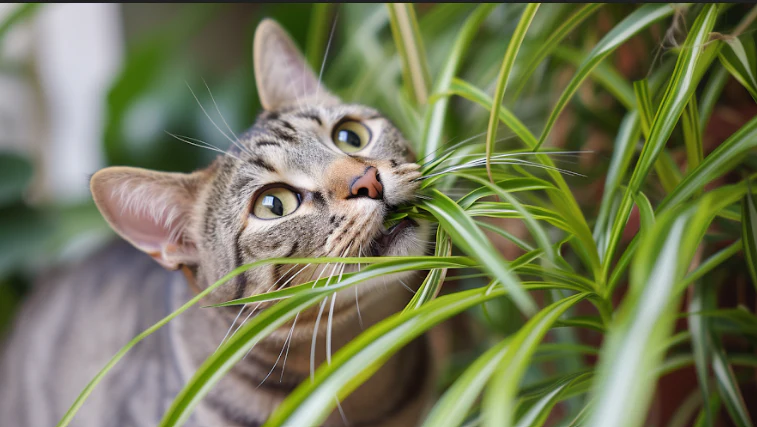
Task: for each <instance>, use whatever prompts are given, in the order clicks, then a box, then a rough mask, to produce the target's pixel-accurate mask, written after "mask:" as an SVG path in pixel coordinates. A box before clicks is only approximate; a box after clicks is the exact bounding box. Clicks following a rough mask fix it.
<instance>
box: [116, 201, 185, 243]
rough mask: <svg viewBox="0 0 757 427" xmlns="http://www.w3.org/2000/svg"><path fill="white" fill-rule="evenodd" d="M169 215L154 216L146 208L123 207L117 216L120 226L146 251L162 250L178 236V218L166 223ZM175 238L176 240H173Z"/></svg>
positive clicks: (118, 225)
mask: <svg viewBox="0 0 757 427" xmlns="http://www.w3.org/2000/svg"><path fill="white" fill-rule="evenodd" d="M167 219H168V218H167V217H166V216H165V215H160V216H158V217H157V218H156V217H153V215H151V214H150V213H148V211H145V210H144V209H123V213H121V214H120V216H117V217H116V218H115V222H116V224H114V225H116V226H117V227H118V228H120V229H121V230H122V232H123V233H124V234H125V235H127V236H128V238H129V240H131V241H132V242H133V243H134V244H135V245H136V246H137V247H139V248H140V249H142V250H143V251H146V252H160V251H161V250H162V249H163V247H164V246H165V245H167V244H169V243H173V242H174V241H175V239H176V238H178V237H179V236H178V234H179V230H178V227H176V226H177V225H179V224H178V223H179V221H178V218H175V219H174V221H173V224H169V225H166V222H167ZM172 239H174V240H172Z"/></svg>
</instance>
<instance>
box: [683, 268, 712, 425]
mask: <svg viewBox="0 0 757 427" xmlns="http://www.w3.org/2000/svg"><path fill="white" fill-rule="evenodd" d="M706 293H707V290H706V289H705V287H704V285H703V284H702V283H701V282H698V283H695V284H694V286H693V287H692V288H691V299H690V300H689V313H690V314H692V315H690V316H689V318H688V319H687V320H688V323H689V330H690V331H691V349H692V353H693V354H694V366H695V368H696V372H697V379H698V380H699V390H700V391H701V393H702V400H703V401H704V400H707V398H708V396H709V395H710V376H709V370H708V367H709V366H710V359H711V357H712V356H711V354H710V347H711V345H710V343H709V341H710V328H709V319H707V318H705V317H703V316H698V315H696V312H698V311H702V310H704V309H705V306H706V305H707V306H711V305H712V303H711V300H712V298H707V296H709V297H712V294H711V292H710V295H705V294H706ZM707 308H709V307H707ZM704 409H705V412H706V413H705V415H706V425H707V426H710V427H711V426H712V425H713V417H712V413H711V412H710V408H709V407H708V406H706V405H705V408H704Z"/></svg>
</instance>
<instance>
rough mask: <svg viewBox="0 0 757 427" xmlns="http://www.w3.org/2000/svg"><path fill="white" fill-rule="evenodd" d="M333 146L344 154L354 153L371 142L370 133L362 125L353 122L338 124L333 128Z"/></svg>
mask: <svg viewBox="0 0 757 427" xmlns="http://www.w3.org/2000/svg"><path fill="white" fill-rule="evenodd" d="M332 138H333V139H334V144H336V146H337V147H338V148H339V149H340V150H342V151H344V152H345V153H355V152H357V151H360V150H362V149H363V148H365V146H366V145H368V143H369V142H371V131H369V130H368V128H367V127H365V125H364V124H362V123H360V122H356V121H354V120H348V121H344V122H341V123H339V125H337V127H336V128H334V135H333V136H332Z"/></svg>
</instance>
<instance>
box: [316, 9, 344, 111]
mask: <svg viewBox="0 0 757 427" xmlns="http://www.w3.org/2000/svg"><path fill="white" fill-rule="evenodd" d="M337 18H339V13H338V12H337V13H336V15H334V23H333V24H331V32H330V33H329V41H328V42H327V43H326V50H325V51H324V53H323V61H321V70H320V71H319V72H318V84H317V85H316V86H315V103H316V104H318V96H319V95H320V91H321V80H322V79H323V69H324V68H325V67H326V58H328V56H329V48H330V47H331V40H332V39H333V37H334V30H335V29H336V20H337Z"/></svg>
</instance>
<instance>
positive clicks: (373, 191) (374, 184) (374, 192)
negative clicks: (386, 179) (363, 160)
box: [349, 166, 384, 200]
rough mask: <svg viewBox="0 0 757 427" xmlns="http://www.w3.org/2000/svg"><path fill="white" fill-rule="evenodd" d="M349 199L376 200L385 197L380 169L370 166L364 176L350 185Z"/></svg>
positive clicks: (357, 178)
mask: <svg viewBox="0 0 757 427" xmlns="http://www.w3.org/2000/svg"><path fill="white" fill-rule="evenodd" d="M349 197H350V198H352V197H370V198H371V199H375V200H379V199H381V198H382V197H384V186H383V185H381V178H380V177H379V173H378V169H376V168H375V167H373V166H370V167H368V168H367V169H366V170H365V171H364V172H363V175H362V176H358V177H356V178H354V179H353V180H352V183H351V184H350V195H349Z"/></svg>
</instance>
